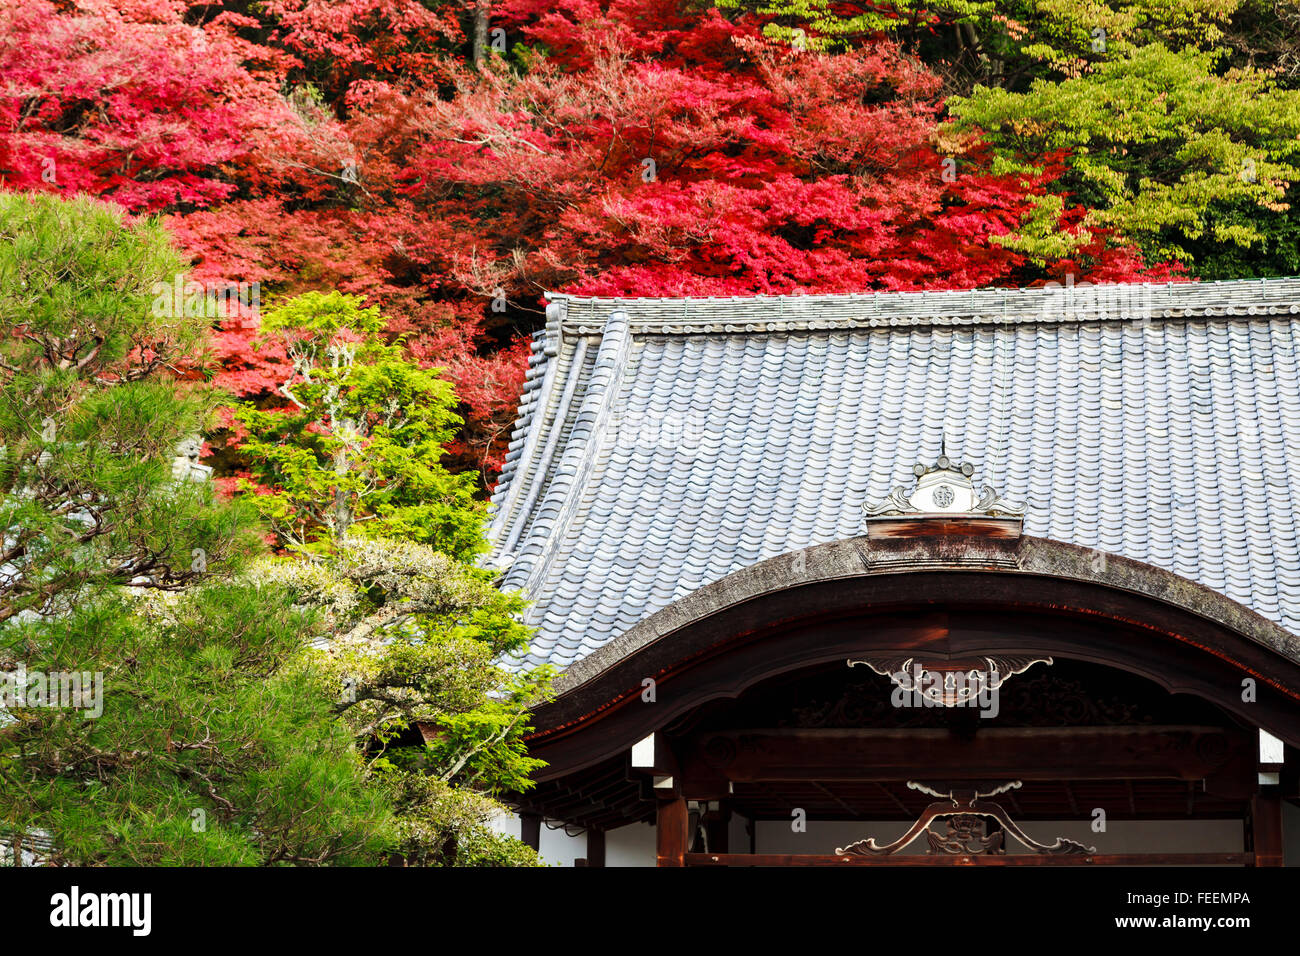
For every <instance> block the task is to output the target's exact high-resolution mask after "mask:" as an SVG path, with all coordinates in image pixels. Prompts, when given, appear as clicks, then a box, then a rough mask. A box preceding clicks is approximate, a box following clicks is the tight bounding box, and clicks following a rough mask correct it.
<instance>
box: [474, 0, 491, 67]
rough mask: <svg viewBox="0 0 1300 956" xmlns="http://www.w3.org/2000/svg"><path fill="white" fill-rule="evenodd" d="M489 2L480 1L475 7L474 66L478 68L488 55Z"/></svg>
mask: <svg viewBox="0 0 1300 956" xmlns="http://www.w3.org/2000/svg"><path fill="white" fill-rule="evenodd" d="M487 35H488V0H478V2H477V3H476V4H475V5H474V65H475V66H478V65H479V64H481V63H482V62H483V57H484V56H486V55H487Z"/></svg>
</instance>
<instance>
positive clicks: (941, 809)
mask: <svg viewBox="0 0 1300 956" xmlns="http://www.w3.org/2000/svg"><path fill="white" fill-rule="evenodd" d="M1021 786H1023V784H1022V783H1021V782H1020V781H1019V780H1012V781H1011V782H1009V783H1004V784H1002V785H1001V786H1000V787H995V788H994V789H992V790H990V791H988V792H987V793H981V792H979V791H976V790H949V791H948V792H947V793H942V792H940V791H938V790H935V789H933V788H931V787H927V786H926V785H925V784H923V783H917V782H916V781H915V780H909V781H907V787H908V789H909V790H919V791H920V792H921V793H926V794H929V795H930V796H932V797H940V798H942V799H943V800H944V801H946V802H944V803H932V804H930V805H929V806H928V807H926V808H925V809H924V810H923V811H921V816H920V817H918V818H917V821H916V822H915V823H913V824H912V825H911V826H910V827H909V828H908V830H907V832H906V833H904V834H903V835H902V836H900V837H899V838H898V839H897V840H895V841H894V842H893V843H886V844H884V845H883V846H882V845H880V844H878V843H877V842H876V839H875V837H868V838H867V839H865V840H859V841H858V842H856V843H850V844H849V845H848V846H846V847H836V848H835V853H836V855H837V856H889V855H892V854H894V853H898V852H899V851H900V850H903V849H906V848H907V847H908V846H910V845H911V844H912V843H913V842H914V841H915V840H916V839H917V838H918V837H920V836H921V834H922V833H924V834H925V835H926V841H927V843H929V846H930V848H929V850H928V851H926V852H927V853H930V854H938V853H947V854H953V855H957V854H964V855H971V856H976V855H981V854H989V853H1003V852H1005V849H1006V847H1005V845H1004V841H1005V836H1004V834H1008V833H1009V834H1011V836H1013V837H1014V838H1015V839H1016V840H1017V841H1018V842H1019V843H1020V844H1021V845H1023V846H1024V847H1025V848H1026V849H1029V850H1032V851H1034V852H1036V853H1043V854H1047V855H1050V856H1073V855H1083V854H1092V853H1096V852H1097V848H1096V847H1094V846H1084V845H1083V844H1082V843H1078V842H1076V841H1074V840H1067V839H1066V838H1065V837H1057V838H1056V842H1055V843H1039V842H1038V841H1037V840H1035V839H1034V838H1033V837H1031V836H1029V834H1027V833H1025V831H1024V830H1022V829H1020V826H1019V824H1017V823H1015V822H1013V821H1012V819H1011V818H1010V817H1009V816H1007V812H1006V810H1004V809H1002V806H1001V805H1000V804H997V803H992V802H989V801H987V800H986V799H985V798H987V797H995V796H997V795H998V794H999V793H1006V792H1007V791H1008V790H1016V789H1018V788H1019V787H1021ZM981 817H983V818H985V819H989V820H994V821H996V822H997V823H998V824H999V825H1001V827H1002V829H1001V830H1000V831H994V832H992V833H989V834H987V835H979V834H977V833H976V832H975V831H976V827H977V826H978V825H979V819H980V818H981ZM936 820H943V821H945V824H946V829H947V832H946V833H940V832H938V831H936V830H933V829H931V826H932V825H933V824H934V822H935V821H936Z"/></svg>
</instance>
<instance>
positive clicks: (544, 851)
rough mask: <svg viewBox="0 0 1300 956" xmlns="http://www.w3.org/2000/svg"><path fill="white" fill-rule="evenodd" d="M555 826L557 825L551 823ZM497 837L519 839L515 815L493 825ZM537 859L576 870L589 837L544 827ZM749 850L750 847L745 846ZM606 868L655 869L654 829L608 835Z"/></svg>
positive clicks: (637, 828)
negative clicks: (651, 867) (573, 867)
mask: <svg viewBox="0 0 1300 956" xmlns="http://www.w3.org/2000/svg"><path fill="white" fill-rule="evenodd" d="M550 823H551V825H552V826H554V825H555V821H550ZM491 826H492V829H494V830H496V831H497V832H498V833H505V834H509V835H510V836H513V837H517V836H519V835H520V825H519V817H518V816H516V815H515V814H513V813H508V814H505V815H503V816H499V817H497V818H496V819H494V820H493V821H492V823H491ZM540 844H541V845H540V846H539V847H538V850H537V853H538V856H540V857H541V858H542V862H543V863H546V864H548V865H549V866H573V862H574V860H578V859H582V858H584V857H586V855H587V835H586V834H585V833H579V834H578V835H577V836H569V835H568V834H567V833H565V832H564V830H563V829H557V830H552V829H550V828H549V827H547V825H546V824H545V823H543V824H542V836H541V841H540ZM746 846H748V844H746ZM605 865H606V866H607V867H610V866H654V865H655V828H654V827H653V826H651V825H650V824H648V823H634V824H632V825H631V826H626V827H619V828H618V829H617V830H610V831H608V832H607V833H606V834H605Z"/></svg>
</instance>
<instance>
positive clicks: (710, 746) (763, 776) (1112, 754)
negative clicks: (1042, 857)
mask: <svg viewBox="0 0 1300 956" xmlns="http://www.w3.org/2000/svg"><path fill="white" fill-rule="evenodd" d="M682 753H683V754H684V755H685V756H684V757H683V767H682V771H681V773H682V777H683V781H684V785H685V786H686V788H687V789H688V790H689V789H691V788H692V786H693V783H694V780H695V779H696V777H697V776H698V777H701V778H704V779H708V780H710V781H712V780H714V779H716V776H717V774H719V773H721V774H722V775H724V776H725V777H726V778H727V779H729V780H734V781H737V782H745V783H758V782H765V781H766V782H770V781H877V782H879V781H891V780H892V781H898V780H909V779H917V776H918V774H920V775H923V776H926V777H927V779H928V780H931V781H932V780H933V779H937V777H940V776H948V777H955V778H960V779H972V780H975V779H979V780H985V779H987V780H994V779H998V780H1002V779H1005V780H1156V779H1164V780H1167V779H1176V780H1201V779H1204V778H1206V777H1210V776H1214V775H1216V774H1219V773H1220V772H1221V771H1224V770H1225V769H1226V768H1229V767H1230V766H1231V765H1233V764H1234V762H1242V761H1246V762H1248V761H1249V759H1250V739H1249V737H1248V736H1246V735H1242V734H1234V733H1231V732H1229V731H1226V730H1223V729H1222V728H1218V727H1153V726H1133V727H1079V728H1074V727H1071V728H1048V727H1042V728H1040V727H1025V728H1016V727H1011V728H995V727H990V728H987V729H981V730H979V731H978V732H977V733H976V734H975V735H974V737H966V736H963V735H959V734H954V733H953V732H951V731H949V730H944V729H929V728H927V729H915V730H893V729H850V730H753V731H749V730H737V731H725V732H720V733H715V734H709V735H705V736H702V737H700V738H697V739H694V740H692V741H690V742H689V745H688V746H686V747H684V748H683V749H682ZM1234 769H1236V768H1234ZM1240 769H1242V771H1243V772H1244V770H1249V769H1253V765H1252V766H1251V767H1246V765H1245V763H1244V762H1243V763H1242V768H1240ZM1235 776H1241V773H1237V774H1235ZM1243 779H1244V778H1243Z"/></svg>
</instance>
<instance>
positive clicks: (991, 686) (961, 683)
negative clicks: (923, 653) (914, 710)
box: [848, 655, 1052, 707]
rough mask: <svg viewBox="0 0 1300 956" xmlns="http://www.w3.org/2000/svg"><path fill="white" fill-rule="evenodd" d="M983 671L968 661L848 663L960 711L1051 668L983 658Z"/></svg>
mask: <svg viewBox="0 0 1300 956" xmlns="http://www.w3.org/2000/svg"><path fill="white" fill-rule="evenodd" d="M981 660H982V661H983V663H984V664H985V665H986V666H984V667H975V666H971V665H972V663H973V662H970V661H947V662H942V663H936V664H929V665H927V664H925V663H918V662H917V661H916V660H915V658H911V657H908V658H906V659H904V658H897V657H895V658H874V659H872V658H863V659H860V660H853V659H850V660H849V661H848V665H849V666H850V667H853V666H854V665H857V664H863V665H865V666H867V667H869V668H871V670H873V671H875V672H876V673H877V674H879V675H880V676H881V677H888V678H889V679H890V680H891V681H893V682H894V685H895V686H897V687H899V688H901V689H902V690H905V691H907V692H909V693H914V694H919V695H920V696H922V697H923V698H925V699H926V700H929V701H932V702H933V703H935V704H939V705H940V706H943V707H963V706H966V705H968V704H969V703H970V702H971V701H973V700H976V699H978V698H979V696H980V695H981V694H984V693H988V692H991V691H995V690H997V689H998V688H1000V687H1001V686H1002V685H1003V684H1004V683H1006V682H1007V680H1009V679H1010V678H1012V677H1015V676H1016V675H1017V674H1023V673H1024V672H1025V671H1027V670H1029V668H1031V667H1033V666H1034V665H1035V664H1046V665H1047V666H1048V667H1050V666H1051V665H1052V658H1050V657H1007V656H1001V655H999V656H996V657H993V656H985V657H983V658H981Z"/></svg>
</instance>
